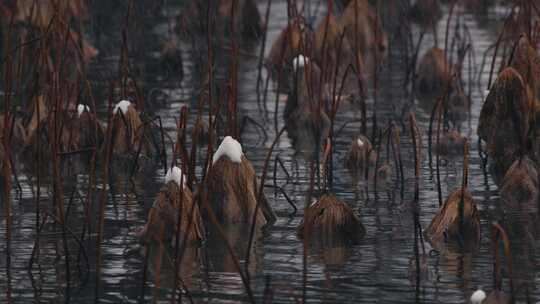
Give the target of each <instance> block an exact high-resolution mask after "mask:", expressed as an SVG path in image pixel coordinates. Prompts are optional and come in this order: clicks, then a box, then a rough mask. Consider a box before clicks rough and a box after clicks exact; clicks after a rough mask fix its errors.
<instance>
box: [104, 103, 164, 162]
mask: <svg viewBox="0 0 540 304" xmlns="http://www.w3.org/2000/svg"><path fill="white" fill-rule="evenodd" d="M112 124H113V131H112V132H113V154H114V155H116V156H126V155H136V154H137V153H138V151H139V150H140V153H142V154H143V155H147V156H150V155H152V154H153V153H154V152H155V149H154V146H153V143H152V140H151V135H150V132H151V125H148V124H145V123H143V121H142V120H141V117H140V116H139V112H138V111H137V109H136V108H135V105H134V104H131V105H130V106H129V107H128V108H127V111H126V112H125V113H124V112H123V111H122V110H121V109H118V112H117V113H116V114H114V119H113V122H112Z"/></svg>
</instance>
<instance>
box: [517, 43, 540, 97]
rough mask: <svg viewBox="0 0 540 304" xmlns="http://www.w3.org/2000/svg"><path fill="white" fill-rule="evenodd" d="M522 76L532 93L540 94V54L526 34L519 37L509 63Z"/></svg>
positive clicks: (537, 95)
mask: <svg viewBox="0 0 540 304" xmlns="http://www.w3.org/2000/svg"><path fill="white" fill-rule="evenodd" d="M510 66H511V67H513V68H514V69H516V71H518V73H519V74H520V75H521V77H523V80H524V81H525V82H526V83H527V84H528V85H529V88H530V89H531V90H532V92H533V95H534V96H536V97H539V96H540V79H539V77H540V56H539V55H538V50H537V49H536V48H535V47H534V46H533V45H532V44H531V42H530V41H529V39H528V38H527V36H526V35H524V34H522V35H521V37H520V38H519V41H518V44H517V46H516V50H515V51H514V56H513V57H512V63H511V65H510Z"/></svg>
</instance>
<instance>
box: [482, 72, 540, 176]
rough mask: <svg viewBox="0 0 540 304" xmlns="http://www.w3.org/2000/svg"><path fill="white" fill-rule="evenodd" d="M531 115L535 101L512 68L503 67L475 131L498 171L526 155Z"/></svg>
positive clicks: (503, 169) (506, 168)
mask: <svg viewBox="0 0 540 304" xmlns="http://www.w3.org/2000/svg"><path fill="white" fill-rule="evenodd" d="M533 116H534V100H533V98H532V96H531V92H530V90H529V89H528V87H527V84H526V83H525V82H524V80H523V78H522V77H521V75H520V74H519V73H518V72H517V71H516V70H515V69H514V68H511V67H508V68H505V69H504V70H503V71H502V72H501V73H500V74H499V77H498V78H497V80H496V81H495V83H494V84H493V85H492V87H491V89H490V91H489V94H488V96H487V97H486V100H485V102H484V105H483V106H482V110H481V112H480V118H479V122H478V130H477V132H478V136H479V137H480V138H481V139H482V140H483V141H485V142H486V144H487V153H488V154H489V155H490V156H491V157H492V158H493V160H494V161H495V165H496V169H498V170H497V171H499V170H501V172H503V173H504V172H506V170H508V168H509V167H510V165H511V164H512V163H513V162H514V160H515V159H516V158H517V157H519V156H520V155H525V154H527V153H528V152H529V151H527V147H528V146H529V145H528V136H529V129H530V127H531V120H532V118H533Z"/></svg>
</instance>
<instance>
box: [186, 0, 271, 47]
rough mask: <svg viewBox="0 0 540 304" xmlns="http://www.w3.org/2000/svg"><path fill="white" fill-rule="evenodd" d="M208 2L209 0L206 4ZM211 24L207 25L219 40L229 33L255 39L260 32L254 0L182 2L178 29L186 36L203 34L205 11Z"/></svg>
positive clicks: (204, 29) (260, 23) (259, 21)
mask: <svg viewBox="0 0 540 304" xmlns="http://www.w3.org/2000/svg"><path fill="white" fill-rule="evenodd" d="M208 3H211V5H210V8H209V7H208ZM208 13H210V20H213V22H215V24H212V25H210V27H211V28H214V27H215V28H214V29H212V31H213V34H214V35H215V36H216V37H217V39H218V40H219V41H224V40H225V39H227V38H230V37H231V35H232V28H231V26H233V27H234V32H235V35H237V36H238V37H241V38H244V39H257V38H260V37H261V36H262V33H263V20H262V18H261V15H260V13H259V10H258V9H257V4H256V3H255V2H254V0H220V1H212V2H207V1H205V0H193V1H189V2H188V3H187V4H186V7H185V8H184V10H182V13H181V14H180V16H179V17H178V19H179V23H180V32H181V33H182V34H184V35H186V36H190V35H202V34H207V33H208V29H207V24H206V20H207V14H208Z"/></svg>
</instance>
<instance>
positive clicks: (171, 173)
mask: <svg viewBox="0 0 540 304" xmlns="http://www.w3.org/2000/svg"><path fill="white" fill-rule="evenodd" d="M170 181H174V182H175V183H176V184H177V185H178V186H180V183H181V182H182V170H181V169H180V168H178V167H176V166H174V167H172V168H170V169H169V170H167V174H165V184H167V183H168V182H170ZM183 182H184V185H185V184H186V177H185V176H184V179H183Z"/></svg>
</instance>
